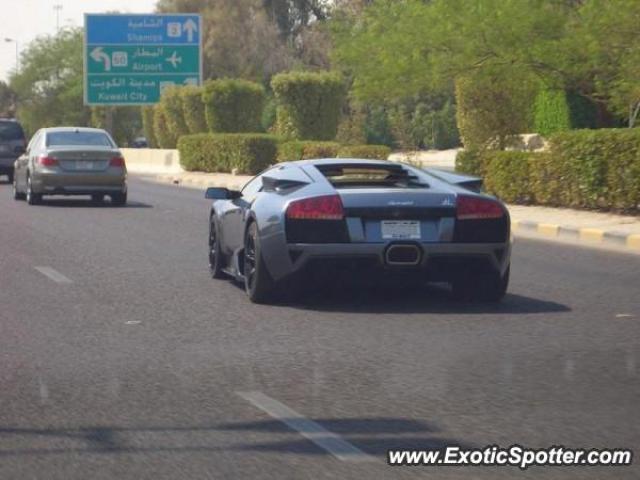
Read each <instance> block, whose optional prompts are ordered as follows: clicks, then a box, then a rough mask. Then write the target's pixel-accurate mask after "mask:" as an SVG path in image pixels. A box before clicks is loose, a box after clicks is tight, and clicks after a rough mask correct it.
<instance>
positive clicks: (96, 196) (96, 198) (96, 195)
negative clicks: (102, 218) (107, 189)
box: [91, 193, 104, 203]
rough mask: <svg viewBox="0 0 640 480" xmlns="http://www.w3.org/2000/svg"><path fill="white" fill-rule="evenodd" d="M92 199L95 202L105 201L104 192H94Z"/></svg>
mask: <svg viewBox="0 0 640 480" xmlns="http://www.w3.org/2000/svg"><path fill="white" fill-rule="evenodd" d="M91 201H92V202H93V203H102V202H104V194H103V193H94V194H93V195H91Z"/></svg>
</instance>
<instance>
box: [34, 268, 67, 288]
mask: <svg viewBox="0 0 640 480" xmlns="http://www.w3.org/2000/svg"><path fill="white" fill-rule="evenodd" d="M34 268H35V269H36V270H37V271H39V272H40V273H41V274H43V275H44V276H45V277H47V278H48V279H49V280H53V281H54V282H56V283H61V284H70V283H73V282H72V281H71V280H69V279H68V278H67V277H65V276H64V275H63V274H61V273H60V272H58V271H56V270H54V269H53V268H51V267H34Z"/></svg>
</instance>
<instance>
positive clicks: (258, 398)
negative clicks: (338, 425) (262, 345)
mask: <svg viewBox="0 0 640 480" xmlns="http://www.w3.org/2000/svg"><path fill="white" fill-rule="evenodd" d="M236 393H237V394H238V395H239V396H240V397H242V398H244V399H245V400H247V401H248V402H250V403H251V404H253V405H254V406H255V407H257V408H259V409H260V410H262V411H263V412H266V413H267V414H269V415H270V416H271V417H273V418H275V419H276V420H279V421H281V422H282V423H284V424H285V425H287V426H288V427H289V428H291V429H293V430H295V431H296V432H298V433H299V434H300V435H302V436H303V437H305V438H306V439H308V440H310V441H312V442H313V443H315V444H316V445H317V446H319V447H320V448H322V449H323V450H326V451H327V452H329V453H330V454H331V455H333V456H334V457H336V458H337V459H339V460H342V461H344V462H373V461H375V458H374V457H372V456H371V455H368V454H366V453H364V452H363V451H362V450H360V449H359V448H357V447H355V446H353V445H352V444H350V443H349V442H347V441H346V440H344V439H343V438H342V437H340V436H339V435H336V434H335V433H333V432H330V431H329V430H327V429H325V428H324V427H323V426H322V425H320V424H318V423H316V422H314V421H313V420H309V419H308V418H306V417H304V416H303V415H301V414H299V413H298V412H296V411H295V410H293V409H292V408H289V407H287V406H286V405H284V404H283V403H280V402H279V401H278V400H275V399H273V398H271V397H269V396H267V395H265V394H264V393H262V392H236Z"/></svg>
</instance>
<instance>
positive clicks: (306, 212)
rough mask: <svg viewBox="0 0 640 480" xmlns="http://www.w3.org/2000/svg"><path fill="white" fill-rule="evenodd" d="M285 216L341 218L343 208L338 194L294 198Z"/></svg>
mask: <svg viewBox="0 0 640 480" xmlns="http://www.w3.org/2000/svg"><path fill="white" fill-rule="evenodd" d="M287 218H288V219H292V220H342V219H343V218H344V209H343V207H342V200H341V199H340V196H339V195H327V196H323V197H313V198H305V199H304V200H296V201H294V202H291V203H290V204H289V208H287Z"/></svg>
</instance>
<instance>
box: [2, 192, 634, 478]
mask: <svg viewBox="0 0 640 480" xmlns="http://www.w3.org/2000/svg"><path fill="white" fill-rule="evenodd" d="M130 200H131V202H130V205H129V206H128V207H127V208H112V207H110V206H108V204H106V205H105V206H103V207H94V206H92V205H91V204H90V203H89V202H87V201H84V200H65V199H62V200H55V201H53V202H50V203H48V204H46V205H43V206H38V207H29V206H27V205H26V204H25V203H24V202H14V201H13V200H12V199H11V192H10V187H9V186H8V185H0V319H1V320H0V479H3V480H4V479H41V478H42V479H65V480H68V479H83V480H86V479H88V478H91V479H92V480H97V479H107V478H109V479H165V478H166V479H179V478H180V479H181V478H196V479H203V478H223V479H235V478H237V479H250V478H251V479H253V478H256V479H279V480H280V479H347V478H354V479H387V478H438V479H458V478H460V479H462V478H475V479H500V478H536V479H538V478H545V479H547V478H548V479H564V478H571V479H580V480H584V479H604V478H615V479H637V478H640V467H639V466H638V465H637V463H638V460H637V459H636V465H634V466H631V467H608V468H605V467H575V468H566V467H565V468H557V467H556V468H552V467H537V468H532V469H530V470H527V471H525V472H521V471H519V470H518V469H516V468H512V467H503V468H481V467H465V468H460V467H455V468H454V467H413V468H401V467H393V468H392V467H389V466H387V465H386V451H387V449H389V448H419V449H429V448H437V447H440V446H442V445H445V444H449V443H457V444H460V445H464V446H471V447H483V446H486V445H491V444H497V445H500V446H505V447H506V446H509V445H511V444H514V443H518V444H521V445H524V446H528V447H536V448H540V447H548V446H552V445H564V446H567V447H576V448H577V447H584V448H605V447H607V448H613V447H627V448H634V449H636V453H638V451H639V450H640V341H639V340H640V295H639V294H640V256H634V255H629V254H622V253H614V252H603V251H597V250H589V249H582V248H578V247H572V246H567V245H561V244H553V243H543V242H536V241H530V240H521V239H518V241H517V243H516V246H515V251H514V259H513V268H512V286H511V289H510V294H509V296H508V297H507V298H506V300H505V301H504V303H503V304H501V305H499V306H473V305H461V304H456V303H454V302H453V301H451V300H450V299H449V297H448V293H447V292H446V291H445V290H443V289H438V288H429V289H415V290H413V291H406V290H392V291H388V290H385V291H371V290H369V291H364V292H360V291H357V290H349V289H343V288H338V289H336V288H334V289H332V290H331V291H324V290H323V291H321V292H318V293H317V294H316V295H310V296H308V297H306V298H305V299H304V300H303V301H301V302H299V303H296V304H289V305H278V306H271V307H269V306H256V305H252V304H250V303H249V302H248V300H247V299H246V298H245V295H244V292H243V291H242V289H241V288H239V287H238V286H237V285H234V284H233V283H231V282H226V281H214V280H211V279H210V278H209V274H208V271H207V262H206V232H207V212H208V202H207V201H206V200H204V199H203V198H202V195H201V194H200V193H199V192H196V191H192V190H188V189H181V188H178V187H173V186H160V185H154V184H150V183H145V182H141V181H132V183H131V190H130ZM309 420H312V421H313V422H314V423H310V422H309ZM301 432H302V433H303V434H305V435H306V436H305V435H303V434H302V433H301ZM309 437H310V438H311V439H310V438H309ZM312 440H315V443H314V441H312ZM330 452H333V454H332V453H330Z"/></svg>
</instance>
